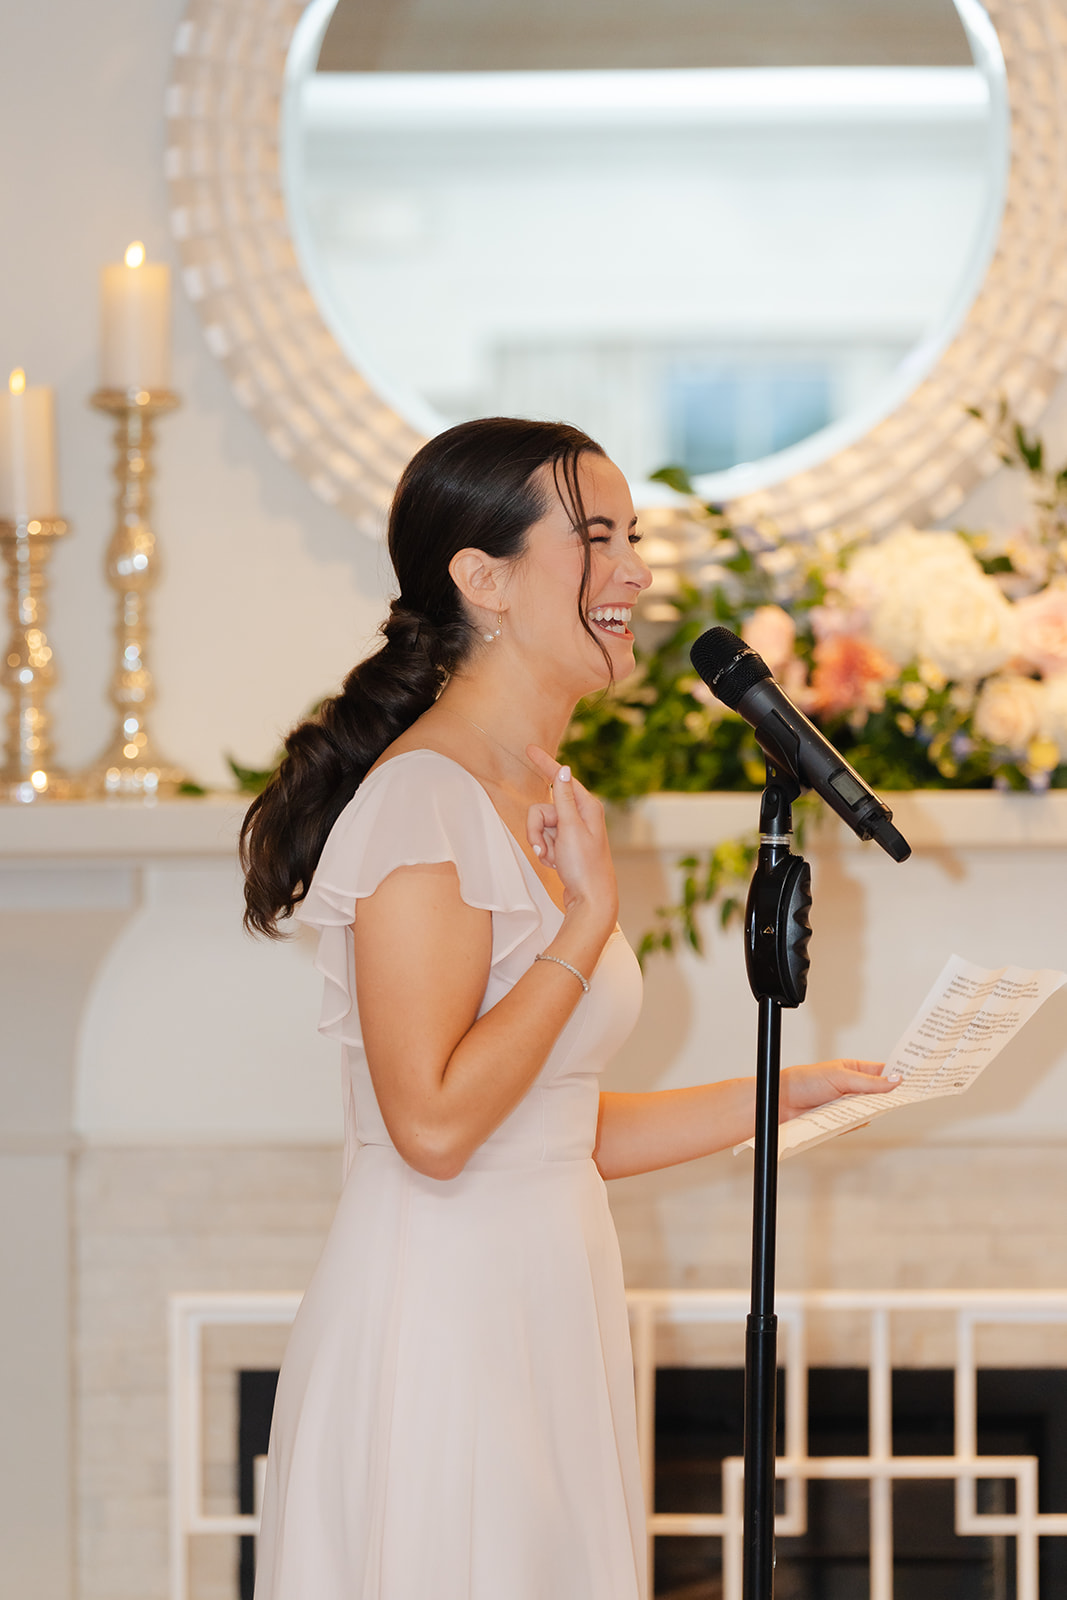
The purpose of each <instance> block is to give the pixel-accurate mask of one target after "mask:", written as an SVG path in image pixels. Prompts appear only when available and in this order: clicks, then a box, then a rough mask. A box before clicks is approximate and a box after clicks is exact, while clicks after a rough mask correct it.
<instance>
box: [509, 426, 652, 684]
mask: <svg viewBox="0 0 1067 1600" xmlns="http://www.w3.org/2000/svg"><path fill="white" fill-rule="evenodd" d="M542 473H543V476H544V480H545V485H546V488H547V489H548V491H549V493H550V494H551V497H552V504H551V507H550V509H549V510H548V512H547V513H546V514H545V515H544V516H543V517H542V518H541V519H540V520H539V521H537V522H535V523H534V524H533V526H532V527H531V528H530V529H529V532H528V534H527V539H526V550H525V552H524V553H523V555H522V556H521V557H520V558H519V559H518V560H517V561H516V562H515V563H514V564H513V565H512V567H511V568H510V570H509V572H508V576H507V580H506V589H505V610H504V618H503V633H504V634H506V636H507V641H508V648H509V649H517V650H519V651H520V652H521V653H522V655H523V656H524V657H525V658H526V659H527V660H528V662H529V665H530V667H531V669H532V670H533V671H534V672H535V673H536V675H537V679H538V681H539V683H540V684H541V685H542V686H543V688H544V689H545V690H546V691H548V692H555V691H557V690H558V692H559V693H560V694H561V695H565V696H567V697H569V698H570V699H572V700H579V699H581V697H582V696H583V695H587V694H592V693H593V692H594V691H595V690H597V689H602V688H604V687H605V686H606V685H607V684H608V683H609V682H610V681H611V679H612V678H614V679H616V680H618V679H620V678H624V677H626V675H627V673H629V672H631V671H632V670H633V665H634V655H633V645H634V636H633V633H632V632H631V631H630V625H629V624H630V614H631V611H632V609H633V606H634V603H635V602H636V600H637V597H638V595H639V594H640V593H641V591H642V590H643V589H646V588H647V587H648V585H649V584H650V583H651V582H652V574H651V572H649V570H648V568H647V567H646V565H645V563H644V562H643V561H642V559H641V557H640V555H639V554H638V552H637V543H638V540H639V538H640V535H639V534H638V532H637V529H636V523H637V518H636V516H635V514H634V506H633V499H632V498H631V495H630V488H629V485H628V483H627V482H626V479H625V478H624V477H623V475H622V473H621V472H620V471H619V469H618V467H617V466H616V465H615V463H614V462H613V461H609V460H608V459H607V457H606V456H598V455H594V454H592V453H587V454H585V455H583V456H581V457H580V458H579V461H578V484H579V487H580V489H581V495H582V504H583V509H584V512H585V519H586V529H587V532H588V537H589V546H590V549H589V554H590V572H589V585H588V591H587V597H586V601H585V607H584V609H585V616H586V619H587V620H588V622H589V624H590V628H591V630H592V634H593V637H592V638H591V637H590V635H589V633H587V632H586V630H585V628H583V626H582V623H581V620H580V618H579V614H578V597H579V594H580V591H581V586H582V569H583V563H584V548H583V540H582V537H581V534H580V533H579V532H578V530H577V529H576V528H575V527H574V524H573V522H572V520H571V513H570V511H569V510H568V509H567V508H566V507H565V506H564V505H563V503H562V501H561V500H560V498H559V493H558V491H557V489H556V486H555V479H554V477H553V473H552V468H551V467H546V468H543V469H542ZM598 641H599V642H600V644H601V645H602V646H603V649H601V648H598ZM496 643H497V642H496V641H494V648H496ZM605 651H606V653H607V660H605V654H604V652H605ZM609 661H610V664H611V665H610V669H609V665H608V662H609Z"/></svg>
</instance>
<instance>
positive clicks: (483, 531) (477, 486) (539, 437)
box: [240, 417, 603, 938]
mask: <svg viewBox="0 0 1067 1600" xmlns="http://www.w3.org/2000/svg"><path fill="white" fill-rule="evenodd" d="M586 451H592V452H593V453H595V454H598V455H601V454H603V452H602V451H601V449H600V447H599V445H596V444H594V442H593V440H592V439H590V438H589V437H588V436H587V435H586V434H584V433H582V432H581V430H580V429H578V428H572V427H570V426H569V425H567V424H566V423H551V422H524V421H520V420H519V419H517V418H511V417H487V418H482V419H480V420H478V421H476V422H466V423H460V424H459V426H458V427H455V428H449V429H447V430H446V432H444V433H442V434H438V435H437V437H436V438H434V439H431V440H430V442H429V444H427V445H424V446H423V448H422V449H421V450H420V451H419V453H418V455H416V456H415V457H414V458H413V460H412V461H411V462H410V463H409V464H408V466H407V468H406V469H405V471H404V474H403V476H402V477H401V480H400V483H399V485H398V487H397V491H396V495H395V497H394V500H393V506H392V511H391V513H390V518H389V554H390V556H391V557H392V561H393V566H394V568H395V569H396V574H397V577H398V579H399V580H400V596H399V598H398V599H396V600H394V601H393V604H392V607H391V609H390V612H389V616H388V617H387V618H386V620H385V622H383V623H382V626H381V629H380V632H381V633H382V634H383V635H384V640H385V642H384V644H382V646H381V647H380V648H379V649H378V650H377V651H375V652H374V654H373V655H370V656H368V657H367V658H366V660H364V661H361V662H360V663H359V665H358V666H356V667H354V668H353V669H352V671H351V672H350V673H349V675H348V677H347V678H346V679H345V681H344V683H343V684H342V686H341V692H340V694H338V695H335V696H334V697H333V698H332V699H330V700H325V701H323V703H322V705H321V706H320V707H319V709H318V711H317V712H316V714H315V716H314V717H311V718H309V719H308V720H307V721H306V722H301V723H300V724H298V726H297V727H295V728H294V729H293V730H292V732H291V733H290V734H289V735H288V737H287V738H286V740H285V754H284V756H283V757H282V761H281V764H280V765H279V767H278V769H277V771H276V772H275V773H273V774H272V776H271V778H270V780H269V781H268V783H267V786H266V788H265V789H264V790H263V792H262V794H259V795H257V796H256V798H255V799H254V800H253V802H252V804H251V805H250V806H249V808H248V812H247V814H246V816H245V819H244V823H243V824H242V827H241V841H240V856H241V865H242V867H243V869H244V874H245V915H244V922H245V926H246V928H247V929H248V930H249V932H253V933H262V934H265V935H267V937H268V938H279V937H281V930H280V929H279V927H278V922H279V920H280V919H281V920H284V919H285V918H288V917H291V916H292V914H293V911H294V910H295V908H296V907H297V906H298V905H299V904H300V902H301V900H303V898H304V896H305V895H306V894H307V891H308V887H309V885H310V883H311V876H312V873H313V872H314V870H315V868H316V866H317V865H318V861H319V857H320V855H321V854H322V848H323V845H324V844H325V843H326V839H327V836H328V835H329V832H330V829H331V828H332V827H333V825H334V823H335V822H336V821H337V818H338V817H339V816H340V814H341V812H342V811H343V810H344V808H345V806H346V805H347V804H348V802H349V801H350V800H351V799H352V796H353V795H354V794H355V792H356V790H357V789H358V788H359V786H360V784H361V783H362V782H363V779H364V778H365V777H366V775H367V773H368V772H369V771H370V769H371V767H372V766H373V765H374V763H375V762H376V761H377V759H378V757H379V756H380V755H381V754H382V752H383V751H384V750H386V749H388V747H389V746H390V745H391V744H393V743H394V741H395V740H396V739H398V738H399V737H400V735H401V734H402V733H403V732H404V731H405V729H407V728H410V727H411V725H412V723H414V722H416V721H417V720H418V718H419V717H421V716H422V714H423V712H424V711H428V710H429V709H430V707H431V706H432V705H433V703H434V701H435V700H436V698H437V696H438V694H439V693H440V692H441V689H442V688H443V687H444V685H445V683H446V682H447V681H448V679H449V677H450V676H451V674H452V673H453V672H455V670H456V669H457V667H459V666H460V664H461V663H462V662H463V660H464V659H465V657H466V656H467V655H468V654H469V653H470V651H471V650H472V649H473V648H474V645H475V642H476V639H477V634H478V630H477V629H476V628H475V626H474V625H473V623H472V622H471V621H470V620H469V619H468V617H467V615H466V613H465V611H464V608H463V602H462V600H461V597H460V594H459V591H458V590H457V588H456V586H455V584H454V583H453V582H452V578H451V575H450V573H449V570H448V568H449V564H450V562H451V560H452V557H453V556H454V555H455V554H456V553H457V551H459V550H462V549H465V548H474V549H478V550H484V551H485V552H486V554H487V555H489V556H490V557H491V558H493V559H496V560H500V559H512V558H514V557H516V556H518V555H520V554H521V553H522V550H523V548H524V545H525V537H526V531H527V529H528V528H529V527H530V526H531V525H532V524H533V523H534V522H536V521H537V520H538V519H539V518H540V517H541V516H543V515H544V514H545V512H546V511H547V509H548V506H549V503H550V498H549V492H548V490H547V489H546V487H545V486H544V485H543V484H542V483H540V482H537V481H534V475H535V474H537V473H538V471H539V469H540V468H541V467H543V466H546V465H548V464H551V465H552V466H553V467H554V468H557V469H560V470H562V473H563V476H564V480H565V484H566V487H567V490H568V491H569V498H571V499H572V500H575V499H576V496H577V486H576V484H577V480H576V477H575V465H576V463H577V460H578V458H579V456H580V455H582V454H584V453H585V452H586ZM557 477H558V471H557ZM580 510H581V507H580V500H578V501H577V508H576V513H575V514H576V521H577V522H578V523H579V524H580V523H581V517H580ZM583 537H585V534H584V530H583ZM587 566H588V560H587Z"/></svg>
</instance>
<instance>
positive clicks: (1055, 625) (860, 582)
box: [564, 410, 1067, 958]
mask: <svg viewBox="0 0 1067 1600" xmlns="http://www.w3.org/2000/svg"><path fill="white" fill-rule="evenodd" d="M993 426H994V429H995V433H996V437H997V439H998V442H999V445H1000V451H1001V457H1002V459H1003V460H1004V462H1005V464H1006V465H1009V466H1012V467H1015V468H1018V469H1021V470H1022V471H1023V472H1024V473H1025V474H1026V475H1027V478H1028V481H1029V486H1030V491H1031V495H1030V498H1031V503H1032V507H1033V517H1032V519H1031V523H1030V525H1028V526H1026V527H1020V528H1017V529H1015V530H1013V531H1012V532H1011V533H1008V534H1006V535H1004V536H999V535H994V534H987V533H972V532H967V531H955V532H952V531H920V530H917V529H914V528H900V529H897V530H896V531H894V532H893V533H891V534H889V535H888V536H887V537H885V538H883V539H881V540H879V541H877V542H875V541H872V540H869V539H863V538H844V537H842V536H840V535H837V534H824V535H820V536H819V537H818V538H816V539H815V540H814V541H811V540H808V539H807V538H789V537H788V536H783V535H782V534H781V533H780V532H779V531H778V530H777V529H775V528H774V527H772V526H769V525H764V526H758V527H739V528H734V527H731V526H730V525H729V523H728V522H727V521H726V519H725V517H724V516H723V514H722V513H721V511H720V510H719V509H718V508H717V507H715V506H708V505H701V504H700V502H699V501H697V500H696V499H695V497H694V499H693V500H692V502H691V506H692V510H691V517H692V522H691V532H692V535H693V537H692V539H691V550H690V554H689V558H688V561H687V566H688V568H689V569H690V576H688V577H681V578H679V579H678V581H677V586H676V589H675V591H674V593H673V594H672V595H671V597H670V601H669V603H668V604H667V605H666V606H665V605H664V604H663V602H662V600H660V601H658V602H657V603H656V605H655V610H654V612H653V615H654V616H655V617H656V618H657V619H659V620H657V621H656V622H655V623H654V624H651V625H646V626H645V628H644V630H643V631H644V634H645V641H646V645H645V648H644V649H643V650H641V651H639V653H638V661H637V667H636V670H635V671H634V673H633V674H632V675H631V676H630V677H629V678H628V679H626V680H625V682H623V683H620V684H619V685H617V687H616V689H615V690H614V691H613V693H612V694H611V695H610V696H604V697H600V698H598V699H593V700H590V701H587V702H585V703H583V705H582V706H580V707H579V709H578V713H577V714H576V716H575V720H574V722H573V724H572V726H571V728H570V729H569V731H568V735H567V742H566V745H565V752H566V754H565V757H564V759H566V760H569V761H571V762H572V763H573V764H574V765H575V766H576V768H577V770H578V771H579V772H581V774H582V777H583V779H584V781H586V782H587V783H588V784H589V785H590V786H591V787H592V788H594V789H596V790H597V791H598V792H599V793H600V794H601V795H602V796H603V797H604V798H606V799H610V800H616V801H626V800H629V799H632V798H634V797H636V796H637V795H641V794H645V793H648V792H650V791H654V790H658V789H674V790H699V791H705V790H712V789H734V790H736V789H756V788H759V787H761V786H762V784H763V780H764V760H763V756H762V753H761V752H760V750H759V749H758V747H757V745H756V742H755V738H754V736H753V734H752V732H751V730H750V729H749V727H748V725H747V724H746V723H745V722H743V721H742V719H741V718H740V717H738V716H737V715H736V714H735V713H732V712H730V711H729V710H727V708H726V707H725V706H723V705H721V704H720V702H719V701H717V700H716V699H715V697H714V696H713V695H712V694H711V693H710V691H709V690H708V689H707V688H706V686H705V685H704V684H703V683H702V682H701V680H700V679H699V678H698V677H697V676H696V675H695V674H694V672H693V670H692V667H691V666H690V663H689V648H690V646H691V645H692V643H693V641H694V640H695V639H696V638H697V637H698V635H699V634H700V633H702V632H703V631H704V629H705V628H707V627H709V626H710V625H711V624H713V623H715V622H719V623H723V624H725V626H727V627H729V628H731V629H732V630H733V631H734V632H736V633H739V634H740V635H741V636H742V637H743V638H744V639H745V640H746V641H747V642H748V643H749V644H751V645H752V647H753V648H754V649H755V650H756V651H758V653H759V654H760V655H761V656H763V658H764V660H765V661H766V662H767V664H768V666H769V667H770V668H771V671H772V672H773V673H774V675H775V677H776V678H777V679H778V680H779V682H780V683H781V684H782V686H783V688H785V690H786V692H787V693H788V694H789V695H790V696H791V697H792V698H793V700H794V701H795V702H796V703H797V704H798V705H799V706H801V707H802V709H803V710H805V711H806V712H807V714H808V715H809V716H810V717H811V718H812V720H813V721H814V722H815V723H816V724H817V725H818V726H819V727H820V728H821V729H822V730H823V732H824V733H825V734H826V736H827V738H829V739H830V741H831V742H832V743H833V744H834V745H836V747H837V748H838V749H839V750H841V752H842V753H843V754H844V756H845V757H846V759H847V760H849V761H850V762H852V764H853V765H854V766H855V767H857V769H858V770H859V771H860V772H861V773H862V774H863V776H864V778H865V779H866V780H867V781H868V782H869V783H870V784H871V785H872V786H873V787H875V788H878V789H883V790H899V789H912V788H941V789H945V788H1001V789H1021V790H1031V791H1041V790H1044V789H1048V788H1049V787H1054V788H1065V787H1067V468H1062V469H1060V470H1058V471H1056V470H1052V469H1049V468H1048V467H1047V466H1046V452H1045V449H1044V446H1043V444H1042V442H1041V441H1040V440H1039V439H1037V438H1034V437H1032V436H1030V435H1028V434H1027V433H1026V431H1025V430H1024V429H1023V428H1022V427H1021V426H1019V425H1018V424H1016V423H1015V422H1013V421H1012V420H1011V419H1010V417H1009V416H1008V415H1007V412H1006V410H1002V411H1001V412H1000V414H999V415H998V416H997V418H996V419H995V421H994V424H993ZM657 476H658V477H660V478H661V479H662V480H663V481H665V482H668V483H670V484H671V485H672V487H675V488H677V489H679V490H681V491H683V492H688V493H690V494H691V493H692V489H691V485H690V484H689V483H688V481H687V480H686V479H685V477H684V475H683V474H682V473H680V472H679V471H678V470H677V469H676V468H667V469H664V471H662V472H661V473H659V474H658V475H657ZM650 610H652V608H650ZM803 817H804V813H803V811H802V812H801V813H800V814H799V820H803ZM755 849H756V844H755V836H754V835H753V836H752V837H750V838H746V839H742V840H731V841H728V842H727V843H725V844H723V845H720V846H719V847H718V848H717V849H716V850H713V851H711V852H709V853H708V854H707V855H705V856H703V857H697V856H688V857H686V858H685V859H684V860H682V861H681V862H680V863H679V866H680V868H681V870H682V875H683V876H682V896H681V900H680V901H679V903H678V904H676V905H673V906H667V907H664V908H662V909H661V910H660V911H659V912H658V913H657V920H656V924H655V926H654V927H652V928H650V929H649V930H648V931H647V932H646V933H645V935H644V937H643V939H642V941H641V943H640V946H639V950H638V953H639V955H640V956H641V957H642V958H643V957H645V956H647V955H648V954H650V953H651V952H653V951H656V950H672V949H673V948H674V947H675V944H676V943H677V942H678V941H679V940H684V941H685V942H686V943H688V944H689V945H691V946H692V947H693V948H694V949H696V950H697V951H700V950H701V949H702V941H701V936H700V927H699V923H698V921H697V915H696V913H697V910H698V908H699V907H700V906H701V905H704V904H707V903H708V902H710V901H715V902H717V903H718V907H719V914H720V919H721V921H722V922H723V924H724V925H725V924H726V923H727V922H728V921H729V920H730V919H731V918H733V917H735V916H736V915H737V914H738V913H739V911H740V909H741V905H742V898H743V885H744V880H745V878H746V877H747V876H748V874H749V872H750V870H751V866H752V862H753V859H754V856H755Z"/></svg>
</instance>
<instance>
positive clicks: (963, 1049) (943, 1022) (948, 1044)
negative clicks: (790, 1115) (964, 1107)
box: [735, 956, 1067, 1158]
mask: <svg viewBox="0 0 1067 1600" xmlns="http://www.w3.org/2000/svg"><path fill="white" fill-rule="evenodd" d="M1065 983H1067V973H1064V972H1052V971H1048V970H1047V969H1043V970H1041V971H1039V972H1026V971H1024V970H1023V968H1022V967H1000V968H998V969H995V970H990V969H988V968H986V967H976V966H974V965H973V963H972V962H970V961H964V960H963V958H962V957H961V956H950V957H949V959H948V961H947V962H946V963H945V967H944V970H943V971H942V973H941V976H940V977H939V978H938V980H937V982H936V983H935V984H934V986H933V988H932V989H931V990H930V993H929V994H928V995H927V996H926V999H925V1000H924V1001H923V1003H922V1005H921V1006H920V1007H919V1010H918V1013H917V1015H916V1016H915V1018H914V1020H913V1021H912V1023H911V1024H910V1026H909V1027H908V1029H907V1030H906V1032H905V1033H904V1035H903V1037H902V1038H901V1039H900V1040H899V1041H898V1043H897V1045H896V1047H895V1048H894V1050H893V1053H892V1055H891V1056H890V1057H889V1060H888V1061H887V1062H886V1064H885V1068H884V1071H885V1073H886V1074H887V1075H888V1074H889V1073H891V1072H899V1073H900V1074H901V1077H902V1079H903V1082H902V1083H901V1084H900V1085H899V1086H898V1087H897V1088H896V1089H894V1091H893V1093H892V1094H853V1095H845V1096H844V1097H843V1098H842V1099H840V1100H834V1101H833V1102H832V1103H831V1104H830V1105H826V1106H819V1107H818V1108H817V1109H816V1110H814V1111H805V1112H804V1113H803V1115H802V1116H799V1117H794V1119H793V1120H792V1121H791V1122H786V1123H783V1124H782V1126H781V1128H779V1130H778V1135H779V1139H778V1151H779V1155H780V1156H781V1157H783V1158H784V1157H785V1156H791V1155H795V1154H796V1152H797V1151H798V1150H807V1149H809V1148H810V1147H811V1146H812V1145H815V1144H822V1143H823V1141H824V1140H825V1139H833V1138H836V1136H837V1135H838V1134H839V1133H847V1132H848V1131H849V1129H850V1128H859V1127H861V1126H862V1125H863V1124H864V1123H865V1122H871V1121H873V1119H874V1118H875V1117H884V1116H885V1115H886V1114H887V1113H888V1112H890V1111H896V1110H898V1109H899V1108H900V1107H901V1106H912V1105H915V1104H917V1103H918V1102H919V1101H922V1100H936V1099H938V1098H939V1097H941V1096H942V1095H949V1094H962V1093H963V1091H964V1090H965V1089H969V1088H970V1086H971V1084H972V1083H973V1082H974V1081H975V1079H976V1078H977V1077H978V1075H979V1073H980V1072H982V1071H983V1069H984V1068H985V1067H987V1066H988V1065H989V1063H990V1062H991V1061H992V1060H993V1058H994V1056H997V1055H999V1054H1000V1051H1001V1050H1002V1049H1003V1048H1004V1046H1005V1045H1006V1044H1007V1042H1008V1040H1009V1039H1012V1038H1014V1036H1015V1035H1016V1034H1017V1033H1018V1031H1019V1029H1020V1028H1021V1027H1022V1026H1023V1024H1024V1023H1026V1022H1029V1020H1030V1018H1031V1017H1032V1016H1033V1014H1034V1012H1035V1011H1036V1010H1037V1009H1038V1007H1039V1006H1041V1005H1043V1004H1044V1002H1045V1001H1046V1000H1047V999H1048V997H1049V995H1050V994H1055V992H1056V990H1057V989H1059V988H1060V987H1061V986H1062V985H1063V984H1065ZM754 1143H755V1140H754V1139H749V1140H747V1141H746V1143H745V1144H739V1145H737V1146H736V1147H735V1154H736V1153H738V1152H740V1151H741V1150H745V1149H750V1148H751V1147H752V1146H753V1145H754Z"/></svg>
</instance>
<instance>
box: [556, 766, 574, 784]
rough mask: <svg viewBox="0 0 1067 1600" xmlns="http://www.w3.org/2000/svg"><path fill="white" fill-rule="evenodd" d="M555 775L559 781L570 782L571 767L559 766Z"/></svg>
mask: <svg viewBox="0 0 1067 1600" xmlns="http://www.w3.org/2000/svg"><path fill="white" fill-rule="evenodd" d="M556 777H557V778H558V779H559V781H560V782H561V783H570V781H571V769H570V767H560V769H559V771H558V772H557V773H556Z"/></svg>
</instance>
